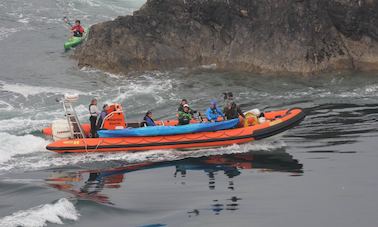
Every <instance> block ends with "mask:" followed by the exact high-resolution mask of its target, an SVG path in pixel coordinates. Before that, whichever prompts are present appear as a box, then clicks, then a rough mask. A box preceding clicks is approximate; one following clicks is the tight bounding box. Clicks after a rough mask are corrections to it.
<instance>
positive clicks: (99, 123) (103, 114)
mask: <svg viewBox="0 0 378 227" xmlns="http://www.w3.org/2000/svg"><path fill="white" fill-rule="evenodd" d="M108 110H109V106H108V104H104V106H103V107H102V111H101V113H100V115H99V116H98V119H97V130H99V129H101V126H102V123H103V122H104V119H105V117H106V115H108Z"/></svg>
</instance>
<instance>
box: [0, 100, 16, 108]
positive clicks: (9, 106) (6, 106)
mask: <svg viewBox="0 0 378 227" xmlns="http://www.w3.org/2000/svg"><path fill="white" fill-rule="evenodd" d="M0 110H1V111H11V110H14V107H13V106H12V105H11V104H9V103H7V102H5V101H2V100H0Z"/></svg>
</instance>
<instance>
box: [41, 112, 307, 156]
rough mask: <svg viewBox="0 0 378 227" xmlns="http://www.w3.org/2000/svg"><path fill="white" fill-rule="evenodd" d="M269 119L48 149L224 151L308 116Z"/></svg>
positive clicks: (283, 115)
mask: <svg viewBox="0 0 378 227" xmlns="http://www.w3.org/2000/svg"><path fill="white" fill-rule="evenodd" d="M266 117H267V118H268V119H272V120H270V121H267V122H265V123H262V124H258V125H254V126H249V127H243V128H235V129H228V130H221V131H216V132H200V133H191V134H182V135H168V136H146V137H121V138H84V139H67V140H60V141H56V142H53V143H51V144H49V145H48V146H47V147H46V149H47V150H50V151H54V152H58V153H82V152H118V151H126V152H127V151H143V150H166V149H188V148H189V149H190V148H210V147H222V146H229V145H233V144H243V143H248V142H252V141H254V140H259V139H263V138H266V137H270V136H273V135H276V134H278V133H281V132H283V131H286V130H288V129H290V128H292V127H294V126H296V125H297V124H299V123H300V122H301V121H302V120H303V119H304V117H305V113H304V112H303V110H302V109H291V110H281V111H275V112H269V113H266Z"/></svg>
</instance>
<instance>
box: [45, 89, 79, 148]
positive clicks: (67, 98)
mask: <svg viewBox="0 0 378 227" xmlns="http://www.w3.org/2000/svg"><path fill="white" fill-rule="evenodd" d="M78 99H79V95H68V94H66V95H64V98H63V99H62V100H57V101H60V102H62V103H63V108H64V112H65V116H66V119H58V120H55V121H53V123H52V126H51V128H52V136H53V140H54V141H57V140H61V139H77V138H85V136H84V133H83V129H82V128H81V125H80V122H79V119H78V117H77V115H76V111H75V109H74V108H73V106H72V104H73V103H74V102H76V101H77V100H78Z"/></svg>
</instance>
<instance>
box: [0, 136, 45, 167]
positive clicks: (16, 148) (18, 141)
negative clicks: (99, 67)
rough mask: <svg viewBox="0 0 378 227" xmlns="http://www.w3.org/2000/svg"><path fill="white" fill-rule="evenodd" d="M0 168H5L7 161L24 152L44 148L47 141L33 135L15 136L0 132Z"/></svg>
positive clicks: (27, 152)
mask: <svg viewBox="0 0 378 227" xmlns="http://www.w3.org/2000/svg"><path fill="white" fill-rule="evenodd" d="M0 144H1V148H0V169H1V168H7V163H8V162H9V161H11V160H12V159H14V161H16V162H17V160H16V159H17V157H19V156H21V155H25V154H30V153H33V152H37V151H41V150H44V147H45V146H46V144H47V141H46V140H44V139H42V138H40V137H36V136H33V135H25V136H15V135H11V134H8V133H5V132H0Z"/></svg>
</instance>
